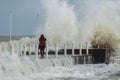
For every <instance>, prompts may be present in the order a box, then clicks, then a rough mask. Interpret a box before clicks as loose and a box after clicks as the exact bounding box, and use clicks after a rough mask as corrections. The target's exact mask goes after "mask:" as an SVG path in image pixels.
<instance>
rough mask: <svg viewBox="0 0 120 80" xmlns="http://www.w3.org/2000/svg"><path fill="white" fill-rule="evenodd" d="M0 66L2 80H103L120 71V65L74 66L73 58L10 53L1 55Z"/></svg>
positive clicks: (0, 79)
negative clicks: (38, 57)
mask: <svg viewBox="0 0 120 80" xmlns="http://www.w3.org/2000/svg"><path fill="white" fill-rule="evenodd" d="M0 64H1V65H0V80H49V79H51V80H56V79H58V80H64V79H65V78H68V80H69V78H70V77H71V78H73V80H74V79H75V78H78V79H89V80H101V79H103V78H106V77H108V76H109V75H111V74H115V73H117V72H119V71H120V68H119V67H120V64H118V63H111V64H109V65H106V64H83V65H73V64H72V59H71V57H64V56H62V57H60V58H49V59H39V60H36V59H35V56H28V57H26V58H24V57H23V56H19V55H18V54H14V55H10V53H8V52H3V53H1V54H0ZM61 78H63V79H61Z"/></svg>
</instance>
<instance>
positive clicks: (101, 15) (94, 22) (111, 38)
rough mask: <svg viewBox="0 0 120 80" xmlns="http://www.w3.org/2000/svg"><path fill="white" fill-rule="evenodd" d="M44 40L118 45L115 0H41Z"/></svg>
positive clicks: (117, 3) (118, 8)
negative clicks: (44, 14) (44, 13)
mask: <svg viewBox="0 0 120 80" xmlns="http://www.w3.org/2000/svg"><path fill="white" fill-rule="evenodd" d="M41 4H42V6H43V8H44V9H45V12H46V16H47V17H46V24H45V31H44V32H45V34H46V37H47V38H48V42H49V43H51V44H54V43H65V42H74V43H79V42H83V44H85V42H86V41H87V42H90V43H92V42H94V44H108V45H109V46H110V47H112V48H118V45H119V43H120V36H119V34H120V33H119V32H120V31H119V25H120V23H119V21H120V16H119V12H120V1H119V0H116V1H114V0H100V1H99V0H92V1H89V0H84V1H82V0H76V1H75V2H73V1H72V0H52V1H49V0H41Z"/></svg>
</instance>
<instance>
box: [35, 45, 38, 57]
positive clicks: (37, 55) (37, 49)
mask: <svg viewBox="0 0 120 80" xmlns="http://www.w3.org/2000/svg"><path fill="white" fill-rule="evenodd" d="M35 47H36V48H35V50H36V52H35V54H36V59H38V45H36V46H35Z"/></svg>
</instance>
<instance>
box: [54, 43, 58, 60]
mask: <svg viewBox="0 0 120 80" xmlns="http://www.w3.org/2000/svg"><path fill="white" fill-rule="evenodd" d="M55 57H56V58H57V57H58V44H57V43H56V44H55Z"/></svg>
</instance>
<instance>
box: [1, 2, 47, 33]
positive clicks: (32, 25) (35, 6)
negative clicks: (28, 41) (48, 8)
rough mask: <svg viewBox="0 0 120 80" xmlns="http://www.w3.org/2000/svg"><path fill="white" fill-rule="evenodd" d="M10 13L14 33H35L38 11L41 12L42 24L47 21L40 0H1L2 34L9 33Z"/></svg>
mask: <svg viewBox="0 0 120 80" xmlns="http://www.w3.org/2000/svg"><path fill="white" fill-rule="evenodd" d="M10 13H11V14H12V34H13V35H34V34H35V31H36V29H37V17H36V16H37V13H39V14H40V25H41V26H43V24H44V22H45V21H44V19H45V18H44V16H45V15H44V11H43V9H42V8H41V6H40V0H0V35H9V24H10V21H9V20H10V19H9V18H10V16H9V15H10Z"/></svg>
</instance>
